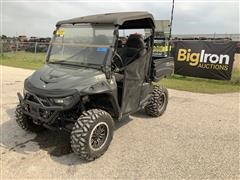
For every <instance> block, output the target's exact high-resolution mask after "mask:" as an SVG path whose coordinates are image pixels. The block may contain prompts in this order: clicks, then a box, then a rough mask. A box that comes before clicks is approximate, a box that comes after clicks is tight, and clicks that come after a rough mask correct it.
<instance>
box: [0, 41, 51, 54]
mask: <svg viewBox="0 0 240 180" xmlns="http://www.w3.org/2000/svg"><path fill="white" fill-rule="evenodd" d="M49 44H50V43H46V42H19V41H16V42H4V41H2V42H1V46H2V47H1V50H2V52H17V51H26V52H32V53H35V54H36V53H39V52H47V50H48V46H49Z"/></svg>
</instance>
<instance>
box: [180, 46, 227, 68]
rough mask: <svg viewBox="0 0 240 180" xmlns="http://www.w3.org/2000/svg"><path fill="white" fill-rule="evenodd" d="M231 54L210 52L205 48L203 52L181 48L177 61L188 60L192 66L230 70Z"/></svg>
mask: <svg viewBox="0 0 240 180" xmlns="http://www.w3.org/2000/svg"><path fill="white" fill-rule="evenodd" d="M229 59H230V57H229V55H227V54H219V55H218V54H209V53H206V52H205V50H204V49H203V50H201V52H192V50H191V49H179V50H178V54H177V61H186V62H188V63H189V65H190V66H196V67H198V68H203V69H215V70H224V71H227V70H228V66H229Z"/></svg>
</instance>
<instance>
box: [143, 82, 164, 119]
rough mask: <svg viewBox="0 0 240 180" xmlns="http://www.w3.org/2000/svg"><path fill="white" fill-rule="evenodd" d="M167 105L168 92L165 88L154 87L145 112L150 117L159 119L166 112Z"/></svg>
mask: <svg viewBox="0 0 240 180" xmlns="http://www.w3.org/2000/svg"><path fill="white" fill-rule="evenodd" d="M167 104H168V90H167V89H166V88H165V87H160V86H154V88H153V92H152V95H151V97H150V99H149V102H148V104H147V106H146V107H145V111H146V113H147V114H148V115H150V116H153V117H159V116H161V115H162V114H163V113H164V112H165V110H166V108H167Z"/></svg>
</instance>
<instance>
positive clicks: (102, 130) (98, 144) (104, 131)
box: [89, 122, 109, 151]
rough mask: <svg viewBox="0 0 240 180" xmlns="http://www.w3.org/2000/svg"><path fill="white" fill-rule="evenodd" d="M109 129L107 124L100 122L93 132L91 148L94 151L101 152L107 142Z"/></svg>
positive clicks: (90, 139) (90, 141) (90, 140)
mask: <svg viewBox="0 0 240 180" xmlns="http://www.w3.org/2000/svg"><path fill="white" fill-rule="evenodd" d="M108 136H109V128H108V125H107V123H105V122H100V123H98V124H97V125H96V126H95V127H94V128H93V130H92V132H91V134H90V137H89V146H90V148H91V149H92V150H94V151H97V150H100V149H101V148H102V147H103V146H104V145H105V144H106V142H107V139H108Z"/></svg>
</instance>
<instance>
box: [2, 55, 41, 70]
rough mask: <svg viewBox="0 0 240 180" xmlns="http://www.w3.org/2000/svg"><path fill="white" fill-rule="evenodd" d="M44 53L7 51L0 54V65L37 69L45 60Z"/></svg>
mask: <svg viewBox="0 0 240 180" xmlns="http://www.w3.org/2000/svg"><path fill="white" fill-rule="evenodd" d="M45 56H46V53H37V54H34V53H31V52H24V51H19V52H9V53H3V54H2V55H1V62H0V64H1V65H5V66H12V67H18V68H25V69H39V68H40V67H41V66H42V65H43V64H44V62H45Z"/></svg>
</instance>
